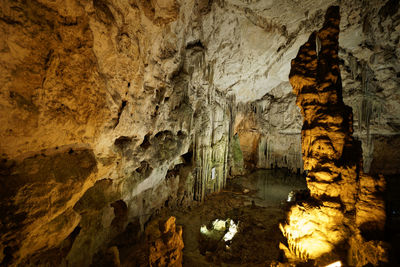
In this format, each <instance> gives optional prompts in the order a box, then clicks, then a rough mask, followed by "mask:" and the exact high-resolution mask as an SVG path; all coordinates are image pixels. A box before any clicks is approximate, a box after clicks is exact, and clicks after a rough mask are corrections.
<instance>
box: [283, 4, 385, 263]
mask: <svg viewBox="0 0 400 267" xmlns="http://www.w3.org/2000/svg"><path fill="white" fill-rule="evenodd" d="M339 22H340V12H339V7H335V6H332V7H330V8H328V10H327V12H326V16H325V23H324V26H323V28H322V29H321V30H320V31H319V32H317V33H313V34H311V36H310V38H309V39H308V41H307V42H306V43H305V44H304V45H303V46H302V47H301V48H300V49H299V52H298V55H297V57H296V58H295V59H293V60H292V63H291V66H292V68H291V72H290V75H289V81H290V83H291V85H292V87H293V92H294V93H295V94H296V95H297V101H296V103H297V105H298V106H299V107H300V109H301V113H302V115H303V118H304V123H303V128H302V139H301V141H302V152H303V162H304V170H308V175H307V187H308V189H309V190H310V199H309V200H307V201H305V202H303V203H297V204H296V205H295V206H293V207H292V208H291V210H290V212H289V214H288V218H287V224H286V225H280V228H281V231H282V233H283V235H284V236H285V237H286V238H287V246H285V245H283V244H281V245H280V248H281V249H283V250H284V252H285V255H286V256H287V257H288V258H292V259H297V260H298V259H302V260H308V259H316V260H321V259H322V258H324V257H325V259H329V260H332V259H346V258H347V257H346V256H345V255H342V254H341V255H338V254H337V253H338V252H337V251H338V250H340V247H341V246H343V244H345V243H347V244H348V245H349V246H350V247H351V249H350V251H351V253H350V254H351V255H349V256H350V260H349V261H350V262H353V263H354V262H357V261H360V262H362V264H363V265H364V264H366V263H368V262H370V263H372V264H375V263H376V262H377V261H378V260H381V261H385V260H386V258H385V253H383V252H382V251H384V245H382V244H383V243H382V242H381V241H376V242H371V241H368V242H367V241H366V240H365V239H364V237H363V236H369V238H371V234H372V233H380V232H382V231H383V227H384V222H385V208H384V201H383V199H382V197H381V194H380V192H382V191H383V190H384V188H385V182H384V178H383V177H379V178H374V177H371V176H369V175H366V174H364V173H362V171H361V169H362V158H361V154H362V153H361V145H360V143H359V142H358V141H356V140H354V139H353V136H352V133H353V128H352V127H353V114H352V110H351V108H350V107H348V106H346V105H345V104H344V102H343V99H342V84H341V78H340V70H339V57H338V48H339V42H338V38H339V24H340V23H339ZM374 237H375V236H374ZM355 240H357V242H356V241H355ZM365 253H368V254H369V255H363V254H365ZM352 255H353V256H352ZM354 255H356V259H354ZM360 255H361V256H360ZM321 261H323V260H321ZM328 263H329V262H319V264H324V265H325V264H328ZM355 265H357V266H358V263H356V264H355ZM360 266H361V265H360Z"/></svg>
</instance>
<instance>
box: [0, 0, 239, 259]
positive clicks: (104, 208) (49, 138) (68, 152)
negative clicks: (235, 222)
mask: <svg viewBox="0 0 400 267" xmlns="http://www.w3.org/2000/svg"><path fill="white" fill-rule="evenodd" d="M1 5H2V6H1V21H0V28H1V31H2V34H1V36H2V37H1V44H2V49H1V53H2V54H1V64H0V65H1V73H2V75H1V79H2V84H3V87H2V90H1V97H0V101H1V106H0V112H1V116H0V117H1V123H2V127H1V132H0V135H1V146H0V147H1V157H2V161H1V182H2V185H3V186H2V187H1V193H2V194H1V211H2V216H1V229H0V231H1V241H0V244H1V245H0V251H1V253H0V256H1V257H0V262H2V264H4V265H17V264H23V265H35V266H36V265H46V264H50V265H58V264H70V265H80V266H88V265H90V263H91V259H92V256H93V255H94V254H95V253H96V252H97V251H99V250H102V249H106V247H104V246H107V242H108V241H109V240H111V239H112V238H113V237H115V236H116V235H117V234H118V233H120V232H122V231H123V230H124V228H125V226H126V225H127V223H128V222H132V221H138V222H139V224H138V225H139V226H138V227H139V228H143V226H144V224H145V223H146V222H147V221H148V219H149V218H150V217H151V216H152V214H155V213H157V210H159V209H161V208H163V207H167V206H174V205H175V206H187V205H189V204H190V203H191V202H192V201H193V200H195V201H202V200H203V199H204V196H205V195H206V194H208V193H211V192H214V191H218V190H220V189H221V188H222V187H223V186H224V184H225V181H226V177H227V175H228V172H229V168H228V155H229V144H230V142H231V126H230V125H231V124H232V123H231V122H232V121H233V120H234V119H233V116H234V113H233V112H232V110H231V108H230V107H232V106H234V104H233V103H234V102H235V98H234V96H232V97H227V96H226V95H222V94H221V93H220V92H218V91H217V90H216V87H215V86H214V85H213V81H212V73H213V68H212V66H210V64H208V63H207V62H206V60H205V58H206V51H207V49H206V47H205V46H204V45H203V44H202V43H201V42H200V41H198V36H197V35H198V34H197V33H192V34H190V33H187V32H188V31H190V30H191V29H192V28H193V27H194V26H193V25H197V24H199V18H200V17H201V15H205V14H207V12H209V11H210V10H209V8H210V7H209V5H208V2H207V1H205V2H199V3H197V2H196V3H194V2H188V3H177V2H175V1H152V2H148V1H129V2H126V1H112V2H108V1H102V0H96V1H90V2H79V1H67V2H65V3H64V2H61V1H59V2H53V1H21V2H18V1H17V2H14V1H5V2H2V4H1ZM180 12H181V13H180ZM140 230H143V229H138V231H140ZM82 251H85V253H82Z"/></svg>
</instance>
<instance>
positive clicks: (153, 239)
mask: <svg viewBox="0 0 400 267" xmlns="http://www.w3.org/2000/svg"><path fill="white" fill-rule="evenodd" d="M175 220H176V219H175V217H170V218H169V219H168V220H166V221H165V222H161V221H154V223H153V224H150V225H149V226H148V227H147V229H146V236H147V241H148V243H149V247H150V252H149V265H150V266H175V267H177V266H182V258H183V257H182V255H183V253H182V249H183V247H184V244H183V240H182V226H176V225H175Z"/></svg>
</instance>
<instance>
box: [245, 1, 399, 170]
mask: <svg viewBox="0 0 400 267" xmlns="http://www.w3.org/2000/svg"><path fill="white" fill-rule="evenodd" d="M317 2H318V1H314V3H308V2H307V3H304V6H308V10H303V12H305V16H304V17H303V18H302V19H301V18H300V17H298V20H297V22H296V23H285V22H288V21H291V20H292V19H293V20H295V18H296V14H297V12H300V10H297V11H294V10H291V15H290V16H288V17H285V18H284V16H283V15H282V16H280V17H279V18H275V19H276V21H277V25H285V26H286V30H287V33H288V34H287V35H282V39H281V40H279V39H271V38H266V40H267V41H266V42H265V46H268V47H270V48H269V49H271V50H272V47H275V48H276V49H277V50H276V52H274V53H273V54H274V55H275V56H271V54H269V56H268V57H267V58H266V59H265V58H263V57H262V54H259V55H258V56H256V57H254V59H253V61H254V62H260V61H261V60H264V62H263V64H264V66H265V67H266V70H265V75H266V79H268V82H265V83H264V89H261V90H258V91H257V92H256V94H258V98H260V99H259V100H250V102H251V104H252V106H253V108H252V109H251V108H247V111H251V113H257V116H256V117H257V120H258V121H260V122H259V123H257V126H256V127H253V129H259V130H257V131H258V132H259V133H260V134H261V135H263V134H265V135H266V138H267V139H269V140H276V142H273V143H274V144H279V145H278V147H276V148H274V147H271V146H270V149H271V152H268V153H269V154H270V155H275V156H273V157H272V158H270V159H267V161H265V160H264V157H265V156H262V155H260V156H261V157H260V158H261V159H262V162H258V163H257V165H258V166H260V167H261V166H263V167H270V165H271V164H273V165H277V166H280V167H288V168H289V169H292V170H296V169H297V168H298V166H302V165H303V164H302V162H301V161H299V158H301V157H299V154H300V152H299V150H297V152H298V153H295V154H293V153H292V152H291V153H290V154H285V153H282V151H284V150H289V151H293V150H292V149H293V148H300V132H301V123H300V121H301V119H300V112H299V111H298V110H297V109H296V108H294V103H295V96H294V95H293V94H292V93H291V87H290V84H289V81H288V80H287V76H284V75H288V74H289V69H288V68H287V67H288V65H286V64H281V63H280V62H281V60H286V61H289V59H291V58H293V57H294V56H295V53H296V51H297V50H296V49H297V48H296V47H298V46H300V44H301V42H304V41H306V38H307V36H308V35H309V33H310V32H311V31H313V30H317V29H319V28H320V27H321V23H322V18H323V12H324V10H325V9H326V7H327V6H321V7H318V8H316V7H314V6H313V5H314V4H316V3H317ZM333 3H334V1H331V2H329V1H324V3H323V4H324V5H325V4H326V5H329V4H333ZM280 4H282V5H283V6H287V5H290V4H289V3H284V1H283V2H282V3H280ZM280 4H276V5H275V6H274V7H273V8H275V7H279V6H280ZM337 4H340V7H341V15H342V20H341V22H340V28H341V31H340V34H339V39H340V44H339V55H340V58H341V61H340V62H339V67H340V70H341V73H342V81H343V100H344V102H345V103H346V104H347V105H348V106H350V107H352V109H353V113H354V116H353V121H354V136H355V137H356V138H357V139H358V140H359V141H361V142H362V153H363V159H364V164H363V168H364V171H365V172H370V173H372V174H377V173H384V174H395V173H399V169H398V166H400V162H399V159H400V157H399V155H398V152H397V151H398V150H397V149H396V150H394V149H393V148H392V147H398V145H397V144H398V142H399V136H400V135H399V133H400V132H399V127H398V124H399V118H400V113H399V110H398V107H399V106H400V105H399V96H398V90H397V89H396V88H398V87H399V84H400V78H399V77H398V76H399V75H398V73H399V64H398V62H399V60H398V58H399V48H398V45H397V44H398V42H399V31H398V28H399V27H400V26H399V25H400V24H399V23H400V15H399V14H400V9H399V4H398V2H397V1H367V2H365V1H340V3H337ZM250 6H251V7H250V8H249V9H251V10H252V11H253V13H252V14H254V13H257V12H260V11H257V8H254V7H253V6H252V5H251V4H250ZM255 6H256V5H255ZM259 6H261V5H260V4H259ZM273 8H272V9H273ZM281 8H282V7H281ZM285 8H286V7H285ZM300 8H302V7H300ZM269 10H271V9H269ZM285 10H286V9H285ZM264 12H265V13H267V11H264ZM283 12H284V11H283ZM249 13H251V12H250V11H249ZM261 13H262V12H261ZM261 13H259V14H261ZM277 13H279V12H277ZM288 25H291V27H289V26H288ZM296 25H297V26H298V28H297V29H293V28H294V27H295V26H296ZM249 32H251V31H249ZM260 36H261V35H260ZM285 40H286V41H285ZM242 53H244V52H242ZM253 53H255V52H253ZM260 64H261V63H260ZM244 66H247V65H244ZM243 71H245V70H243ZM277 76H279V78H278V77H277ZM281 76H284V77H281ZM247 77H248V78H244V79H251V77H252V76H251V75H248V76H247ZM278 81H279V82H278ZM252 88H253V90H256V88H257V87H256V86H255V87H252ZM263 92H264V94H262V93H263ZM284 107H286V108H284ZM247 111H246V112H247ZM256 111H257V112H256ZM246 112H245V113H246ZM244 116H245V117H248V116H250V117H251V116H253V115H250V114H247V115H244ZM265 121H266V122H265ZM249 131H250V130H249ZM253 132H254V130H253ZM285 135H286V136H285ZM292 135H297V136H296V137H295V136H292ZM260 142H262V143H260V147H261V148H262V147H263V146H264V145H265V143H266V140H263V141H261V139H260ZM283 148H284V149H283ZM384 151H387V153H385V152H384ZM389 151H390V152H389ZM257 153H258V152H257V150H254V155H256V154H257ZM285 156H286V158H287V160H286V161H287V163H286V162H285V159H284V157H285ZM255 157H257V156H255ZM256 161H257V160H256ZM383 166H385V167H383Z"/></svg>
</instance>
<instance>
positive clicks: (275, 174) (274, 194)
mask: <svg viewBox="0 0 400 267" xmlns="http://www.w3.org/2000/svg"><path fill="white" fill-rule="evenodd" d="M241 183H242V186H244V187H245V188H248V189H250V190H257V193H256V197H257V198H259V199H260V200H262V201H263V202H265V203H266V204H270V205H277V204H280V203H281V202H284V201H286V200H287V198H288V194H289V192H290V191H292V190H299V189H306V188H307V186H306V179H305V176H303V175H298V174H293V173H291V172H289V171H288V170H286V169H274V170H257V171H255V172H253V173H251V174H249V175H247V176H246V177H242V181H241Z"/></svg>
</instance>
